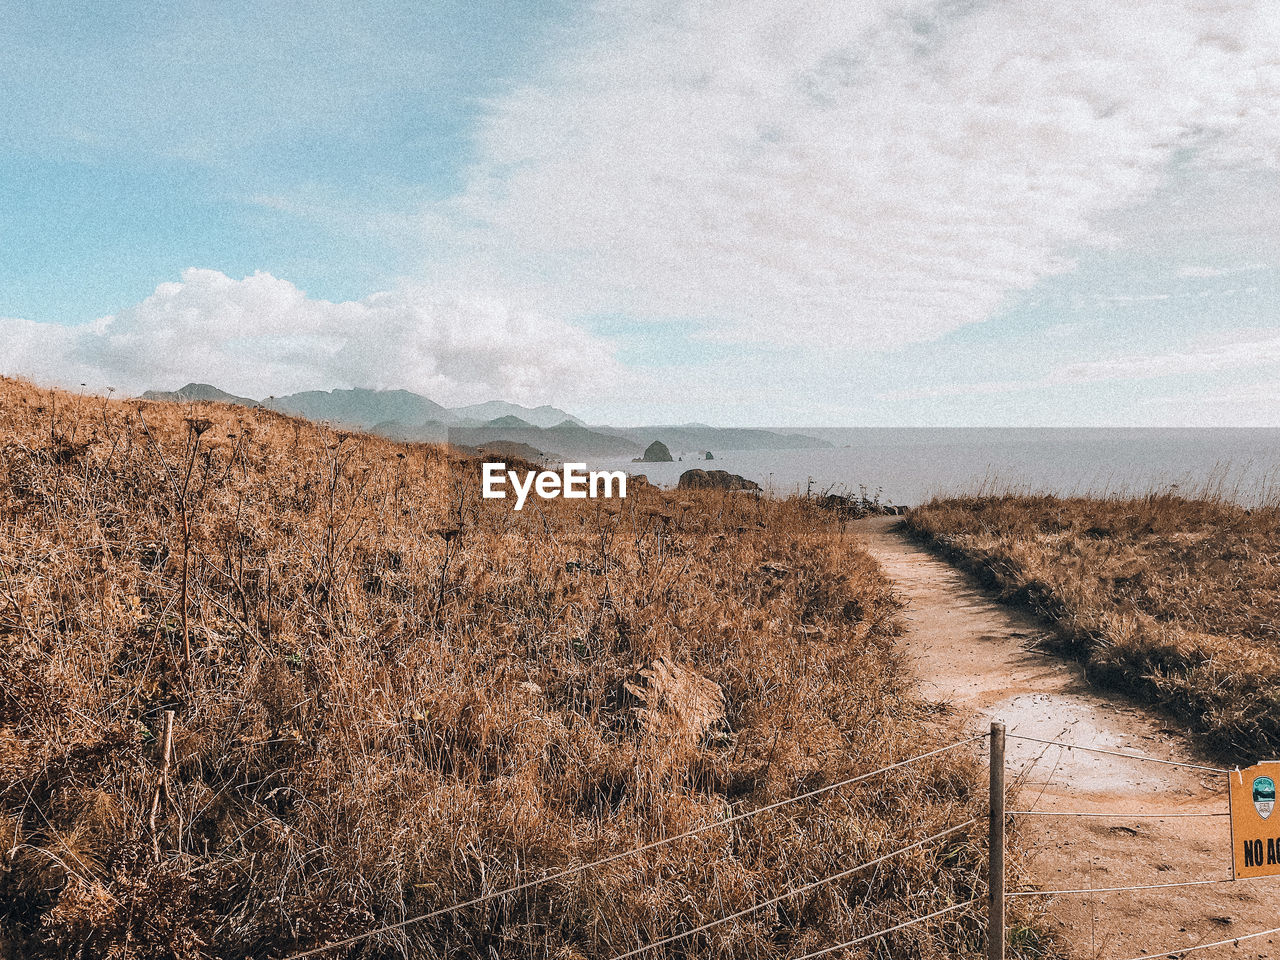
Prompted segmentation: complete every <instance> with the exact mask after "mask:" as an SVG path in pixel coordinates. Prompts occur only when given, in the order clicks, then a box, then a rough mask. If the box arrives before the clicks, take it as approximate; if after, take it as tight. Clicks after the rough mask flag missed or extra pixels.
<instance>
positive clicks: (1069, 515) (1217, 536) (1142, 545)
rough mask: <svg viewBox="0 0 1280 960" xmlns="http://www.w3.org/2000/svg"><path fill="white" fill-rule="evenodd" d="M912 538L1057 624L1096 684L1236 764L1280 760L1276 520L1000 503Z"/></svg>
mask: <svg viewBox="0 0 1280 960" xmlns="http://www.w3.org/2000/svg"><path fill="white" fill-rule="evenodd" d="M906 525H907V529H908V530H909V531H911V532H912V533H913V534H914V535H915V536H917V537H919V538H921V539H922V540H924V541H926V542H927V543H930V544H932V545H933V546H934V547H935V548H936V549H938V550H940V551H941V552H942V553H943V554H945V555H946V556H948V557H949V558H950V559H952V560H954V561H957V562H959V563H961V564H962V565H964V566H966V567H968V568H969V569H970V570H972V571H975V572H977V573H978V574H979V575H980V576H981V577H983V578H984V579H986V580H987V581H988V582H989V583H990V584H992V585H994V586H996V587H997V588H999V589H1000V591H1001V592H1002V594H1003V596H1004V597H1005V598H1006V599H1007V600H1010V601H1012V602H1018V603H1024V604H1028V605H1030V606H1032V607H1034V608H1035V609H1036V610H1038V611H1039V612H1040V613H1041V614H1043V615H1045V616H1046V617H1048V618H1049V619H1050V620H1052V621H1053V622H1054V623H1056V624H1057V625H1058V627H1059V628H1060V631H1061V635H1062V637H1063V638H1064V639H1065V640H1066V641H1067V642H1068V644H1069V646H1070V647H1071V648H1072V649H1073V650H1074V652H1076V653H1078V654H1079V655H1080V656H1081V657H1083V658H1084V660H1085V663H1086V666H1087V667H1088V670H1089V673H1090V675H1091V676H1092V677H1093V678H1095V679H1097V680H1098V681H1100V682H1104V683H1108V684H1112V685H1118V686H1120V687H1123V688H1124V689H1126V690H1128V691H1131V692H1133V693H1135V694H1137V695H1139V696H1141V697H1143V698H1145V699H1147V700H1149V701H1152V702H1155V703H1158V704H1161V705H1162V706H1164V707H1166V708H1168V709H1169V710H1171V711H1172V712H1173V713H1174V714H1176V715H1177V716H1178V717H1181V718H1182V719H1184V720H1185V721H1187V722H1188V723H1189V724H1191V725H1192V726H1193V727H1194V728H1195V729H1196V730H1197V731H1199V732H1200V733H1201V734H1202V735H1203V737H1204V739H1205V742H1206V743H1207V744H1208V745H1209V746H1211V747H1213V748H1216V749H1218V750H1221V751H1223V752H1224V753H1225V754H1227V755H1228V756H1231V757H1233V758H1235V759H1238V760H1242V761H1243V760H1249V761H1253V760H1256V759H1258V757H1259V756H1263V755H1267V754H1271V753H1274V752H1275V750H1276V749H1277V748H1280V510H1277V509H1276V508H1274V507H1266V508H1262V509H1254V510H1249V509H1245V508H1244V507H1240V506H1236V505H1234V504H1231V503H1229V502H1225V501H1222V500H1219V499H1214V498H1205V499H1185V498H1183V497H1180V496H1177V495H1175V494H1173V493H1169V492H1165V493H1154V494H1151V495H1149V496H1144V497H1133V498H1118V497H1117V498H1106V499H1095V498H1080V497H1073V498H1069V499H1061V498H1057V497H1048V496H993V497H972V498H952V499H946V500H936V501H934V502H932V503H930V504H927V505H926V506H924V507H921V508H919V509H917V510H914V511H912V513H911V515H910V516H909V517H908V519H907V521H906Z"/></svg>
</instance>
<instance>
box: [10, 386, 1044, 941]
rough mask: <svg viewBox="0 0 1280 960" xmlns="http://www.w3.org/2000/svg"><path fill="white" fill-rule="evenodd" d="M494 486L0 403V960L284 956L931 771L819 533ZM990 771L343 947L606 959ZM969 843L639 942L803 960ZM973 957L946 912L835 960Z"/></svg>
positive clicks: (925, 902)
mask: <svg viewBox="0 0 1280 960" xmlns="http://www.w3.org/2000/svg"><path fill="white" fill-rule="evenodd" d="M477 474H478V470H477V467H476V464H475V462H474V461H469V460H465V459H462V458H460V457H458V456H456V455H454V454H451V453H450V452H449V451H447V450H445V449H442V448H438V447H432V446H422V445H419V446H403V445H397V444H394V443H391V442H388V441H384V440H380V439H377V438H372V437H367V436H359V435H356V436H350V435H345V434H342V433H336V432H333V431H331V430H328V429H326V428H323V427H320V426H316V425H313V424H309V423H306V422H302V421H298V420H292V419H289V418H286V417H283V416H280V415H277V414H273V413H270V412H267V411H262V410H245V409H240V408H235V407H225V406H215V405H199V406H198V407H196V408H191V407H187V406H180V405H176V404H156V403H143V402H137V401H125V402H111V401H106V400H103V399H100V398H84V397H77V396H73V395H69V394H64V393H58V392H49V391H40V390H37V389H36V388H34V387H32V386H31V385H29V384H25V383H22V382H15V381H11V380H5V381H0V844H2V847H0V850H2V851H3V857H2V858H0V954H3V953H4V952H5V951H6V950H7V952H8V953H9V955H11V956H21V957H54V956H56V957H63V956H82V957H120V958H123V957H130V958H153V957H154V958H160V957H176V958H196V957H226V958H232V957H235V958H243V957H246V956H249V957H281V956H284V955H287V954H288V953H290V952H293V951H298V950H302V949H305V948H309V947H312V946H315V945H318V944H322V943H324V942H327V941H330V940H333V939H336V938H340V937H344V936H347V935H351V934H355V933H359V932H361V931H365V930H367V929H369V928H371V927H375V926H377V925H380V924H386V923H394V922H395V921H398V920H401V919H403V918H405V917H408V916H413V915H416V914H419V913H422V912H425V911H428V910H432V909H434V908H438V907H442V906H447V905H450V904H455V903H459V902H462V901H465V900H467V899H469V898H471V897H475V896H477V895H480V894H483V893H485V892H488V891H494V890H498V889H501V888H504V887H506V886H507V885H510V884H512V883H513V882H516V881H518V880H521V879H525V878H527V877H530V876H536V875H538V874H541V873H545V872H550V871H552V870H555V869H558V868H563V867H566V866H569V865H572V864H574V863H581V862H585V861H587V860H591V859H595V858H598V857H601V856H605V855H608V854H611V853H614V852H617V851H620V850H624V849H627V848H630V847H634V846H637V845H639V844H641V843H644V842H647V841H650V840H653V839H655V838H659V837H662V836H664V835H671V834H674V833H679V832H682V831H685V830H687V829H690V828H692V827H695V826H699V825H702V824H707V823H713V822H715V821H716V820H718V819H720V818H723V816H724V815H725V813H726V810H727V809H728V805H729V804H738V805H739V807H751V806H756V805H759V804H762V803H766V802H769V801H772V800H775V799H779V798H782V797H785V796H789V795H793V794H794V793H796V792H798V791H802V790H804V789H806V788H812V787H815V786H818V785H821V784H823V783H828V782H833V781H834V780H836V779H838V778H843V777H846V776H849V775H851V774H855V773H857V772H860V771H865V770H870V769H874V768H876V767H879V766H881V765H882V764H884V763H886V762H889V761H892V760H895V759H899V758H901V757H904V756H908V755H912V754H914V753H917V752H921V751H923V750H925V749H928V748H930V747H932V746H936V745H937V744H938V742H939V741H938V740H937V739H936V736H937V735H935V734H934V733H933V732H932V731H933V730H934V729H935V728H934V726H933V724H932V723H931V722H930V717H929V716H928V714H927V712H926V710H925V709H924V708H923V707H922V706H921V704H920V703H919V702H918V701H917V700H916V698H915V696H914V694H913V692H912V690H911V689H910V688H909V686H907V685H906V684H905V681H904V679H903V675H902V673H901V671H900V669H899V661H898V657H897V655H896V653H895V652H894V649H893V643H892V638H893V636H894V633H895V631H896V629H897V620H896V616H897V603H896V601H895V599H894V597H893V595H892V593H891V590H890V586H889V584H888V583H887V582H886V580H885V579H884V577H883V576H882V575H881V573H880V572H879V570H878V568H877V567H876V565H875V564H874V562H873V561H872V560H871V559H870V558H869V557H868V556H867V555H866V554H865V553H863V552H862V551H861V550H859V549H858V548H857V546H856V545H855V544H854V543H852V542H851V541H849V540H847V539H844V538H843V537H842V536H841V535H840V533H839V529H838V526H834V525H833V523H832V521H831V520H830V519H829V517H828V515H826V514H824V513H822V512H821V511H818V510H816V509H813V508H812V507H811V506H809V505H807V504H805V503H804V502H801V501H787V502H773V501H769V500H758V499H755V498H753V497H743V496H735V495H729V494H723V493H717V492H712V491H707V492H697V493H691V492H684V491H682V492H680V493H679V494H678V495H673V494H665V493H662V492H660V491H657V490H655V489H653V488H651V487H650V488H641V489H638V490H636V491H634V493H633V495H632V496H630V497H628V499H627V500H626V501H625V502H623V503H621V504H619V503H617V502H616V501H615V502H611V503H601V502H589V501H588V502H582V501H576V502H566V501H554V502H541V501H539V502H534V501H532V500H531V502H530V504H529V505H528V506H527V507H526V509H525V510H524V511H522V512H521V513H514V512H513V511H512V510H511V509H510V501H506V502H503V501H483V500H480V499H479V498H478V492H479V484H478V476H477ZM166 710H173V711H175V712H176V717H177V719H176V725H175V736H174V761H173V767H172V769H171V771H170V773H169V778H168V790H167V792H166V794H165V795H164V796H163V798H162V801H161V804H160V808H159V815H158V818H157V821H156V823H157V827H156V830H155V832H154V833H153V831H152V830H151V827H150V826H149V815H150V808H151V804H152V801H153V798H154V796H155V792H156V789H157V786H158V785H159V781H160V773H159V758H158V748H157V744H156V739H157V737H158V736H160V731H161V728H162V721H163V715H164V711H166ZM981 782H982V773H981V771H980V770H979V769H975V761H973V760H968V759H965V758H964V757H962V756H961V755H959V754H950V755H948V756H946V757H943V758H941V759H939V760H937V761H927V762H926V763H924V764H921V765H918V766H915V767H910V768H907V769H906V770H904V771H902V772H900V773H896V774H893V775H891V776H888V777H886V778H884V779H883V781H879V780H878V781H876V782H875V783H873V784H871V785H870V786H869V788H863V789H858V790H841V791H836V792H834V793H831V794H828V795H825V796H824V797H822V798H821V799H818V800H814V801H810V802H807V803H805V804H802V805H795V806H789V807H784V808H782V809H781V810H779V811H777V812H775V813H771V814H767V815H764V816H760V817H756V818H751V819H748V820H746V821H742V822H741V823H739V824H735V825H733V826H732V827H726V828H723V829H718V830H711V831H709V832H707V833H704V834H702V835H700V836H698V837H696V838H691V839H688V840H684V841H680V842H678V843H674V844H668V845H666V846H662V847H659V848H657V849H655V850H652V851H649V852H646V853H644V854H642V855H639V856H635V857H631V858H628V859H625V860H622V861H619V862H616V863H613V864H610V865H609V866H607V867H605V868H602V869H599V870H593V871H589V872H585V873H581V874H577V875H575V876H572V877H568V878H565V879H564V880H561V881H557V882H554V883H550V884H547V885H545V886H542V887H539V888H536V889H534V890H529V891H525V892H523V893H520V894H517V895H514V896H507V897H502V898H499V899H497V900H494V901H492V902H489V903H487V904H484V905H481V906H477V907H474V908H470V909H467V910H465V911H462V912H460V913H457V914H454V915H449V916H445V917H441V918H438V919H436V920H432V921H431V922H428V923H422V924H417V925H414V926H411V927H408V928H406V929H405V930H403V931H399V932H396V933H390V934H386V935H384V936H381V937H378V938H377V939H374V940H369V941H365V942H363V943H362V944H360V945H359V946H358V947H353V948H351V949H348V950H345V951H335V953H334V954H332V955H334V956H343V955H346V956H362V957H384V956H385V957H392V956H395V957H403V956H407V955H408V956H422V957H512V958H515V957H521V958H541V957H556V958H574V957H609V956H612V955H613V954H615V953H619V952H623V951H625V950H628V949H630V948H633V947H635V946H637V945H640V944H642V943H645V942H647V941H650V940H653V939H656V938H660V937H662V936H664V935H668V934H670V933H673V932H677V931H680V930H682V929H688V928H689V927H691V926H694V925H697V924H699V923H702V922H705V921H706V920H708V919H713V918H715V917H717V916H722V915H724V914H726V913H729V912H732V911H734V910H737V909H741V908H743V907H746V906H750V905H751V904H753V903H756V902H758V901H759V900H760V899H763V898H765V897H768V896H770V895H774V894H777V893H780V892H782V891H784V890H786V889H789V888H790V887H791V886H792V885H795V884H799V883H802V882H807V881H809V880H813V879H816V878H819V877H823V876H826V875H829V874H831V873H833V872H835V871H837V870H839V869H842V868H845V867H847V866H849V865H851V864H853V863H856V862H859V861H860V860H862V859H868V858H869V857H872V856H875V855H877V854H879V853H882V852H885V851H887V850H889V849H892V848H893V847H895V846H899V845H902V844H904V843H907V842H910V841H912V840H914V839H917V838H919V837H921V836H924V835H926V834H928V833H932V832H935V831H937V830H940V829H942V828H943V827H945V826H948V825H950V824H952V823H955V822H959V821H961V820H964V819H966V818H968V817H970V816H973V815H975V813H976V814H979V815H980V813H981V811H980V807H981V804H982V795H981V791H980V789H977V790H975V787H977V785H979V784H980V783H981ZM979 840H980V837H969V836H961V837H960V838H958V839H956V840H954V841H951V842H947V843H944V844H940V845H939V846H938V847H937V848H933V849H929V850H927V851H923V852H917V853H914V854H911V855H910V856H906V857H903V858H900V859H899V860H896V861H894V862H893V863H892V864H890V865H887V867H885V868H881V869H880V870H878V871H876V872H873V873H870V874H867V875H865V876H859V877H857V878H855V879H854V880H853V881H851V882H847V883H842V884H835V885H831V886H829V887H824V888H820V889H819V890H817V891H815V892H813V893H811V894H808V895H806V896H804V897H801V898H796V899H795V900H792V901H786V902H784V903H783V904H781V905H779V906H777V907H775V908H771V909H769V910H766V911H762V912H760V913H758V914H755V915H752V916H749V917H746V918H744V919H742V920H739V921H736V922H734V923H732V924H727V925H725V926H723V927H722V928H720V929H718V930H717V931H715V932H714V933H711V934H706V935H699V936H697V937H692V938H689V939H687V940H685V941H682V942H679V943H677V944H673V945H672V946H671V947H669V948H665V949H663V950H660V951H655V952H654V953H652V954H650V955H651V956H655V957H675V956H681V957H694V956H697V957H747V956H750V957H761V958H769V957H786V956H798V955H799V954H801V953H803V952H805V950H807V949H812V948H816V947H819V946H822V945H826V944H829V943H834V942H839V940H841V939H847V938H849V937H851V936H855V935H857V934H860V933H863V932H868V931H870V930H872V929H875V928H877V927H879V926H888V925H891V924H893V923H895V922H897V921H900V920H903V919H906V918H909V917H911V916H915V915H919V914H922V913H926V912H929V911H931V910H934V909H938V908H940V907H942V906H945V905H948V904H950V903H954V902H956V901H958V900H963V899H967V898H968V897H970V896H973V895H975V891H977V890H978V889H979V887H980V880H979V875H980V871H981V870H982V864H983V862H984V855H983V851H982V850H981V849H980V843H979ZM157 851H158V856H157ZM1023 939H1024V940H1025V942H1026V944H1027V945H1026V946H1025V948H1024V950H1023V953H1022V955H1025V956H1037V955H1039V950H1040V948H1039V947H1038V946H1037V945H1036V944H1037V943H1038V940H1037V938H1036V937H1035V936H1034V935H1030V934H1025V935H1024V937H1023ZM979 940H980V924H979V922H978V921H977V920H976V919H975V918H974V916H973V915H972V914H970V913H964V914H956V915H953V918H948V919H947V920H946V921H944V922H940V923H931V924H924V925H921V926H918V927H913V928H909V929H907V930H904V931H902V932H901V933H898V934H895V935H893V936H892V937H890V938H888V939H887V940H885V941H884V942H883V943H882V944H881V945H880V946H873V947H871V948H868V949H867V951H866V952H865V953H864V954H854V955H857V956H868V957H870V956H875V957H894V958H907V957H913V958H925V957H929V958H933V957H940V956H957V957H967V956H973V955H975V951H976V950H977V948H978V943H979Z"/></svg>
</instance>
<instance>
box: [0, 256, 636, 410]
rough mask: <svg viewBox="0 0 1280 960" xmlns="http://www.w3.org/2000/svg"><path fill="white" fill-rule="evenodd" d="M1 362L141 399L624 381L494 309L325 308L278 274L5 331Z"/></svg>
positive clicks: (1, 323) (511, 390)
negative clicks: (191, 386) (219, 392)
mask: <svg viewBox="0 0 1280 960" xmlns="http://www.w3.org/2000/svg"><path fill="white" fill-rule="evenodd" d="M0 355H2V356H4V357H6V358H10V359H9V362H8V363H6V366H7V367H9V368H10V370H11V371H13V372H20V373H23V374H25V375H28V376H32V377H35V378H36V379H38V380H41V381H46V382H53V383H63V384H76V383H86V384H88V385H89V386H91V387H96V388H99V389H100V388H102V387H104V386H106V385H108V384H109V385H112V386H116V387H119V388H121V389H123V390H128V391H137V390H141V389H143V388H146V387H161V388H170V389H171V388H174V387H177V386H181V385H182V384H184V383H187V382H189V381H192V380H195V381H206V382H210V383H214V384H216V385H217V386H219V387H222V388H223V389H226V390H230V391H231V392H233V393H243V394H248V395H249V396H253V397H261V396H262V395H263V393H264V391H270V392H272V393H276V394H284V393H289V392H293V391H296V390H306V389H330V388H332V387H346V386H361V387H373V388H392V387H404V388H411V389H414V390H418V391H421V392H422V393H425V394H427V395H430V396H432V397H435V398H439V399H441V400H443V401H449V402H456V403H465V402H471V401H474V400H481V399H490V398H492V397H495V396H502V397H509V398H512V399H530V400H532V399H538V398H545V397H549V396H565V397H569V396H572V395H574V394H575V393H576V391H577V390H584V389H590V388H591V387H593V386H598V385H599V384H600V382H601V378H604V377H609V376H611V375H616V371H615V370H614V364H613V361H612V359H611V357H610V354H609V353H608V351H607V350H606V349H605V348H604V347H603V346H602V345H601V344H600V343H598V342H597V341H594V340H591V339H589V338H587V337H584V336H583V335H582V334H581V333H580V332H578V331H576V330H573V329H571V328H570V327H568V326H567V325H566V324H564V323H562V322H559V321H556V320H552V319H549V318H546V317H541V316H538V315H536V314H532V313H528V312H524V313H521V312H515V311H512V310H511V309H509V308H508V307H507V306H506V305H505V304H504V303H502V302H501V301H499V300H496V299H492V298H483V297H474V296H472V297H458V296H442V295H439V294H437V293H434V292H432V291H426V290H423V289H420V288H415V287H403V288H400V289H397V290H394V291H390V292H384V293H376V294H373V295H372V296H370V297H367V298H365V299H364V300H360V301H349V302H345V303H331V302H329V301H325V300H314V299H309V298H308V297H307V296H306V295H305V294H304V293H303V292H302V291H301V290H299V289H298V288H297V287H295V286H294V285H293V284H291V283H289V282H288V281H286V280H280V279H277V278H276V277H273V276H271V275H270V274H266V273H256V274H254V275H253V276H251V277H246V278H245V279H243V280H235V279H232V278H231V277H228V276H226V275H225V274H222V273H219V272H218V271H216V270H197V269H191V270H187V271H185V272H184V273H183V275H182V279H181V280H180V281H178V282H173V283H162V284H161V285H160V286H159V287H157V288H156V291H155V293H153V294H152V295H151V296H149V297H147V298H146V299H145V300H143V301H142V302H141V303H139V304H137V305H136V306H133V307H130V308H129V309H127V310H124V311H121V312H120V313H118V314H116V315H115V316H111V317H105V318H103V319H100V320H97V321H95V322H93V323H91V324H85V325H81V326H76V327H64V326H58V325H54V324H38V323H31V322H29V321H25V320H17V319H0Z"/></svg>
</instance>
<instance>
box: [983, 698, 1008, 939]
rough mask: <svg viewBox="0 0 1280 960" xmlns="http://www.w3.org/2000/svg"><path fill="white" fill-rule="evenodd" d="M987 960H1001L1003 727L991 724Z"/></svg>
mask: <svg viewBox="0 0 1280 960" xmlns="http://www.w3.org/2000/svg"><path fill="white" fill-rule="evenodd" d="M987 854H988V861H987V960H1004V724H1003V723H998V722H995V723H992V724H991V802H990V821H989V825H988V834H987Z"/></svg>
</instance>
